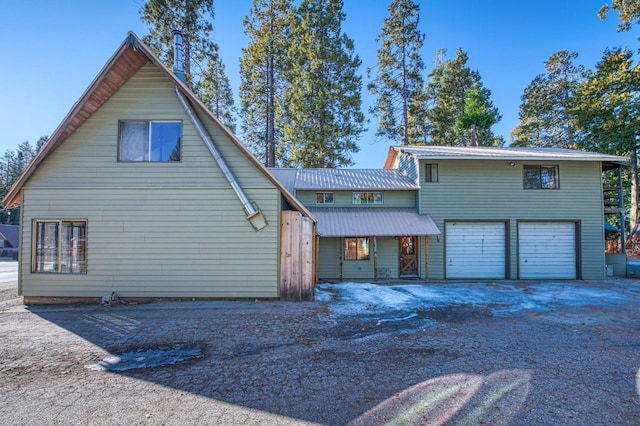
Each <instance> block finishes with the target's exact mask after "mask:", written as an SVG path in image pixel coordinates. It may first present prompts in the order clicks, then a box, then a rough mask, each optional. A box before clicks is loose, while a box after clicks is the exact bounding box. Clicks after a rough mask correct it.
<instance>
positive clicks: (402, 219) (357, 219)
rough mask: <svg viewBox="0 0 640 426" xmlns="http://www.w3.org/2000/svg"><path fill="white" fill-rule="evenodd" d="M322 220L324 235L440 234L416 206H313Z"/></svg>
mask: <svg viewBox="0 0 640 426" xmlns="http://www.w3.org/2000/svg"><path fill="white" fill-rule="evenodd" d="M310 210H311V212H312V214H313V215H314V216H315V217H316V219H318V227H317V231H318V234H319V235H320V236H321V237H356V236H370V237H373V236H378V237H382V236H398V235H439V234H440V233H441V232H440V230H439V229H438V227H437V226H436V224H435V223H434V222H433V220H432V219H431V217H430V216H428V215H423V214H418V213H417V212H416V211H415V210H414V209H394V208H382V207H369V208H349V207H345V208H316V209H310Z"/></svg>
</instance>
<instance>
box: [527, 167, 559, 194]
mask: <svg viewBox="0 0 640 426" xmlns="http://www.w3.org/2000/svg"><path fill="white" fill-rule="evenodd" d="M522 170H523V171H522V176H523V179H522V180H523V185H524V189H558V188H559V187H560V184H559V180H558V166H527V165H525V166H523V169H522Z"/></svg>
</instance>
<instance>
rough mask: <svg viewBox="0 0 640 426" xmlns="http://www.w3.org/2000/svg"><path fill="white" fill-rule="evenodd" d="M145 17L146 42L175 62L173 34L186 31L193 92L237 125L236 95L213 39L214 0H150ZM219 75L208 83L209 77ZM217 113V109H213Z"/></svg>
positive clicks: (187, 67) (229, 123)
mask: <svg viewBox="0 0 640 426" xmlns="http://www.w3.org/2000/svg"><path fill="white" fill-rule="evenodd" d="M140 14H141V19H142V21H143V22H144V23H146V24H147V25H149V35H147V36H144V37H143V40H144V42H145V43H146V44H147V45H149V47H151V48H152V49H153V50H154V51H155V52H156V54H158V56H159V57H160V58H161V59H162V61H163V62H164V63H165V64H167V66H169V68H171V67H172V66H173V35H172V33H171V32H172V31H173V30H174V29H178V30H180V31H181V32H182V34H183V50H184V75H185V79H186V81H187V84H189V85H190V86H191V89H192V90H193V92H194V93H195V94H196V95H198V97H200V99H201V100H203V101H204V103H205V104H206V105H207V107H209V108H213V109H217V111H218V113H219V114H220V115H216V116H217V117H218V118H219V119H220V121H222V122H223V123H224V124H226V125H227V126H228V127H231V128H233V127H234V122H233V115H232V111H233V95H232V93H231V84H230V83H229V79H228V77H227V76H226V74H225V72H224V66H223V65H222V60H221V59H220V56H219V54H218V45H217V44H216V43H215V42H214V41H213V40H211V32H212V31H213V24H212V21H213V16H214V9H213V0H188V1H185V0H147V2H146V3H145V4H144V5H143V6H142V7H141V9H140ZM213 77H215V78H216V80H217V81H216V82H215V83H208V82H206V80H207V79H208V78H213ZM213 112H214V113H216V111H215V110H214V111H213Z"/></svg>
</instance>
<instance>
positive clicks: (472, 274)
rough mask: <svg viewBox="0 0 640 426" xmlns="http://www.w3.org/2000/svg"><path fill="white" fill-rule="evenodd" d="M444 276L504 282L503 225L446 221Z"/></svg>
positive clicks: (503, 223)
mask: <svg viewBox="0 0 640 426" xmlns="http://www.w3.org/2000/svg"><path fill="white" fill-rule="evenodd" d="M445 233H446V234H445V236H446V242H445V250H446V259H445V264H446V277H447V278H449V279H459V278H482V279H485V278H487V279H489V278H490V279H505V278H506V270H507V268H506V258H507V251H506V241H507V239H506V223H505V222H446V223H445Z"/></svg>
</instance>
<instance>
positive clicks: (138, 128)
mask: <svg viewBox="0 0 640 426" xmlns="http://www.w3.org/2000/svg"><path fill="white" fill-rule="evenodd" d="M181 139H182V123H181V122H179V121H121V122H120V147H119V153H118V160H120V161H154V162H156V161H159V162H167V161H180V140H181Z"/></svg>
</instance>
